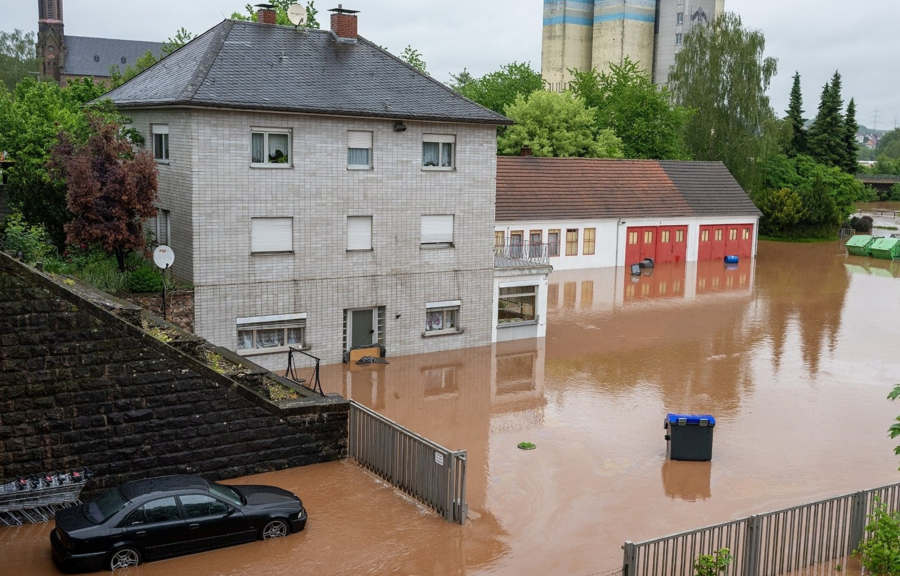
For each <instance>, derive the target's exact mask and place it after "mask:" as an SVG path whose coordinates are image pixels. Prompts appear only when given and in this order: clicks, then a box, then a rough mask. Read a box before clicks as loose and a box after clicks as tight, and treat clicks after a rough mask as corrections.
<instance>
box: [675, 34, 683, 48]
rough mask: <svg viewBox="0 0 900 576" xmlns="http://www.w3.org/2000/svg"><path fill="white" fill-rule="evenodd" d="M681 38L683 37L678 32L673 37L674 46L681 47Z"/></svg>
mask: <svg viewBox="0 0 900 576" xmlns="http://www.w3.org/2000/svg"><path fill="white" fill-rule="evenodd" d="M682 38H683V36H682V34H681V32H679V33H678V34H676V35H675V45H676V46H681V42H682Z"/></svg>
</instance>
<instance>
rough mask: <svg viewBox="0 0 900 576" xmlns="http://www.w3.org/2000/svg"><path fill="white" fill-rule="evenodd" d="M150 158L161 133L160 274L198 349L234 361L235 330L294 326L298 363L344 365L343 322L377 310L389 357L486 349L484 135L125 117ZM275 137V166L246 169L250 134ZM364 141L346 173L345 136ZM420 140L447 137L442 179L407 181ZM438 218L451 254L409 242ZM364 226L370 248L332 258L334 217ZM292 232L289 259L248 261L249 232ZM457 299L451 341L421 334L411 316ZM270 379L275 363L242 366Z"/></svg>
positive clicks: (308, 120)
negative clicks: (445, 222)
mask: <svg viewBox="0 0 900 576" xmlns="http://www.w3.org/2000/svg"><path fill="white" fill-rule="evenodd" d="M128 113H129V115H130V116H131V117H132V119H133V126H134V127H135V128H137V129H138V130H139V131H140V132H141V133H142V134H143V135H144V136H145V137H146V138H147V144H146V145H147V146H148V147H151V138H150V125H151V124H153V123H166V124H168V125H169V149H170V159H169V163H168V164H160V165H159V182H160V187H159V207H160V208H163V209H167V210H170V211H171V230H172V238H171V246H172V248H173V250H174V252H175V255H176V257H175V258H176V260H175V265H174V273H175V274H176V275H177V276H179V277H180V278H182V279H185V280H188V281H190V282H192V283H193V284H194V286H195V290H196V311H195V322H196V332H197V334H198V335H200V336H203V337H204V338H207V339H209V340H210V341H212V342H213V343H215V344H218V345H221V346H225V347H227V348H230V349H236V348H237V347H238V337H237V328H236V321H237V319H238V318H246V317H259V316H272V315H283V314H306V318H305V321H306V338H305V340H306V344H307V346H309V348H310V349H309V353H311V354H313V355H315V356H318V357H320V358H322V360H323V362H324V363H334V362H340V361H341V360H342V358H343V353H344V351H345V345H344V326H343V323H344V311H345V310H347V309H354V308H369V307H383V308H384V314H383V316H384V345H385V347H386V349H387V353H388V355H390V356H397V355H404V354H415V353H421V352H435V351H441V350H449V349H456V348H463V347H470V346H479V345H487V344H490V343H491V332H492V326H491V325H492V316H493V315H492V288H493V277H494V276H493V275H494V271H493V253H492V251H491V250H490V246H491V243H492V241H493V227H494V195H495V173H496V156H495V150H496V130H495V127H494V126H491V125H476V124H463V123H446V124H438V123H426V122H414V121H406V122H405V125H406V130H405V131H402V132H398V131H395V130H394V121H393V120H377V119H354V118H346V117H329V116H312V115H303V114H278V113H253V112H241V111H217V110H202V109H179V108H170V109H158V110H148V109H143V110H129V111H128ZM259 128H268V129H277V130H289V131H290V134H291V163H290V164H289V165H287V167H282V166H281V165H272V166H267V167H251V166H250V151H251V129H259ZM350 130H359V131H368V132H372V135H373V147H372V168H371V169H368V170H355V169H348V167H347V159H348V154H347V132H348V131H350ZM424 134H444V135H454V136H455V140H456V143H455V159H454V164H455V167H454V169H453V170H428V169H423V167H422V140H423V135H424ZM450 214H452V215H453V216H454V226H453V228H454V229H453V246H452V247H442V248H430V249H429V248H425V247H422V246H421V244H420V234H421V217H422V215H450ZM348 216H371V217H372V250H371V251H361V252H350V251H347V249H346V248H347V217H348ZM256 217H290V218H293V227H292V234H293V238H292V253H276V254H251V218H256ZM456 300H459V301H461V303H460V310H459V318H458V327H459V328H460V329H461V333H456V334H442V335H440V336H429V337H425V336H423V333H424V332H425V310H426V303H429V302H440V301H456ZM253 360H254V361H255V362H257V363H261V364H263V365H264V366H266V367H268V368H273V369H283V368H284V367H285V365H286V354H284V353H283V352H278V353H275V354H266V355H262V356H254V357H253Z"/></svg>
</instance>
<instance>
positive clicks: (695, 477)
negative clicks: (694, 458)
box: [662, 460, 712, 502]
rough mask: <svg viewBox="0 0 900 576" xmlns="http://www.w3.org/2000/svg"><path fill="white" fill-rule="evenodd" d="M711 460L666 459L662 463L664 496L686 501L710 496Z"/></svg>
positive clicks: (704, 498)
mask: <svg viewBox="0 0 900 576" xmlns="http://www.w3.org/2000/svg"><path fill="white" fill-rule="evenodd" d="M711 478H712V462H683V461H680V460H666V461H665V462H663V465H662V480H663V487H664V488H665V491H666V496H668V497H669V498H677V499H679V500H685V501H687V502H694V501H697V500H706V499H707V498H709V497H710V496H712V490H711V489H710V479H711Z"/></svg>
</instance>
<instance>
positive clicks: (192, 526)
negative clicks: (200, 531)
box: [188, 524, 200, 530]
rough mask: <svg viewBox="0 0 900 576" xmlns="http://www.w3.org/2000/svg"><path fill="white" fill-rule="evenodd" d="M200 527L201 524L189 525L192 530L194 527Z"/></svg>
mask: <svg viewBox="0 0 900 576" xmlns="http://www.w3.org/2000/svg"><path fill="white" fill-rule="evenodd" d="M199 527H200V525H199V524H191V525H190V526H188V528H190V529H191V530H193V529H194V528H199Z"/></svg>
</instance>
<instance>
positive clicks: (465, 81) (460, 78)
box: [447, 68, 475, 100]
mask: <svg viewBox="0 0 900 576" xmlns="http://www.w3.org/2000/svg"><path fill="white" fill-rule="evenodd" d="M474 81H475V77H474V76H472V74H471V72H469V71H468V70H467V69H465V68H463V71H462V72H460V73H459V74H452V73H451V74H450V82H448V83H447V85H448V86H450V87H451V88H453V89H454V90H456V91H457V92H459V91H460V90H461V89H462V88H464V87H465V86H468V85H469V84H470V83H471V82H474ZM470 100H471V98H470Z"/></svg>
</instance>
